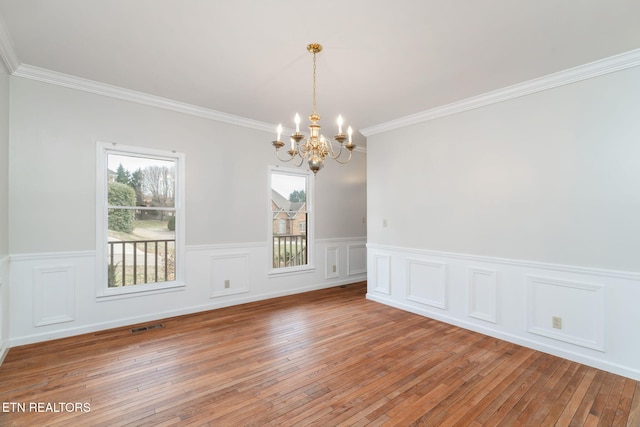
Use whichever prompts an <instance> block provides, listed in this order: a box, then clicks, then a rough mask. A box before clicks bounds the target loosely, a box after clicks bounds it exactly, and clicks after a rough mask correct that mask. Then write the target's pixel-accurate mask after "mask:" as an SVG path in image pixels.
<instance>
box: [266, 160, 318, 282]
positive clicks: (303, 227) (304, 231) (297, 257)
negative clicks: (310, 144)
mask: <svg viewBox="0 0 640 427" xmlns="http://www.w3.org/2000/svg"><path fill="white" fill-rule="evenodd" d="M312 184H313V180H312V179H311V173H310V172H308V171H300V170H298V169H284V168H276V167H273V168H271V169H270V170H269V193H270V194H269V200H270V205H271V206H270V210H269V224H270V226H269V228H270V232H269V234H270V239H271V241H272V243H271V245H270V247H271V250H270V255H271V260H270V262H271V268H272V273H283V272H287V271H299V270H307V269H310V268H313V263H312V262H311V260H312V259H313V257H312V256H311V252H312V249H313V244H312V243H313V239H312V235H311V229H312V227H311V224H312V221H311V213H312V212H311V211H312V210H311V206H312V200H313V199H312V198H313V194H312V189H313V186H312Z"/></svg>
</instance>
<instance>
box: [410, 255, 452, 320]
mask: <svg viewBox="0 0 640 427" xmlns="http://www.w3.org/2000/svg"><path fill="white" fill-rule="evenodd" d="M407 299H408V300H409V301H414V302H417V303H420V304H425V305H429V306H432V307H436V308H441V309H443V310H446V308H447V265H446V264H444V263H439V262H432V261H420V260H417V259H408V260H407Z"/></svg>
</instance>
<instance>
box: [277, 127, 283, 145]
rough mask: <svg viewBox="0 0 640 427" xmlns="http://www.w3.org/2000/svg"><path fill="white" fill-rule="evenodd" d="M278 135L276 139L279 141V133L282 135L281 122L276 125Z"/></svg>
mask: <svg viewBox="0 0 640 427" xmlns="http://www.w3.org/2000/svg"><path fill="white" fill-rule="evenodd" d="M277 131H278V136H277V137H276V141H280V135H282V124H279V125H278V130H277Z"/></svg>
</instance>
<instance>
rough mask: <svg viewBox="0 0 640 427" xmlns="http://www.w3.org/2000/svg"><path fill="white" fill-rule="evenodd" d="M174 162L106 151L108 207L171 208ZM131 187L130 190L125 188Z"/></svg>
mask: <svg viewBox="0 0 640 427" xmlns="http://www.w3.org/2000/svg"><path fill="white" fill-rule="evenodd" d="M175 173H176V168H175V161H172V160H163V159H154V158H146V157H136V156H126V155H120V154H108V156H107V182H108V183H109V184H108V191H109V200H108V201H107V203H108V204H109V205H110V206H154V207H175V194H176V191H175V186H176V178H175ZM125 186H126V187H129V188H131V189H132V190H133V199H131V192H129V191H127V189H126V187H125Z"/></svg>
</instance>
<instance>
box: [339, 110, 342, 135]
mask: <svg viewBox="0 0 640 427" xmlns="http://www.w3.org/2000/svg"><path fill="white" fill-rule="evenodd" d="M342 123H343V121H342V116H341V115H340V114H338V135H340V134H341V133H342Z"/></svg>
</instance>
